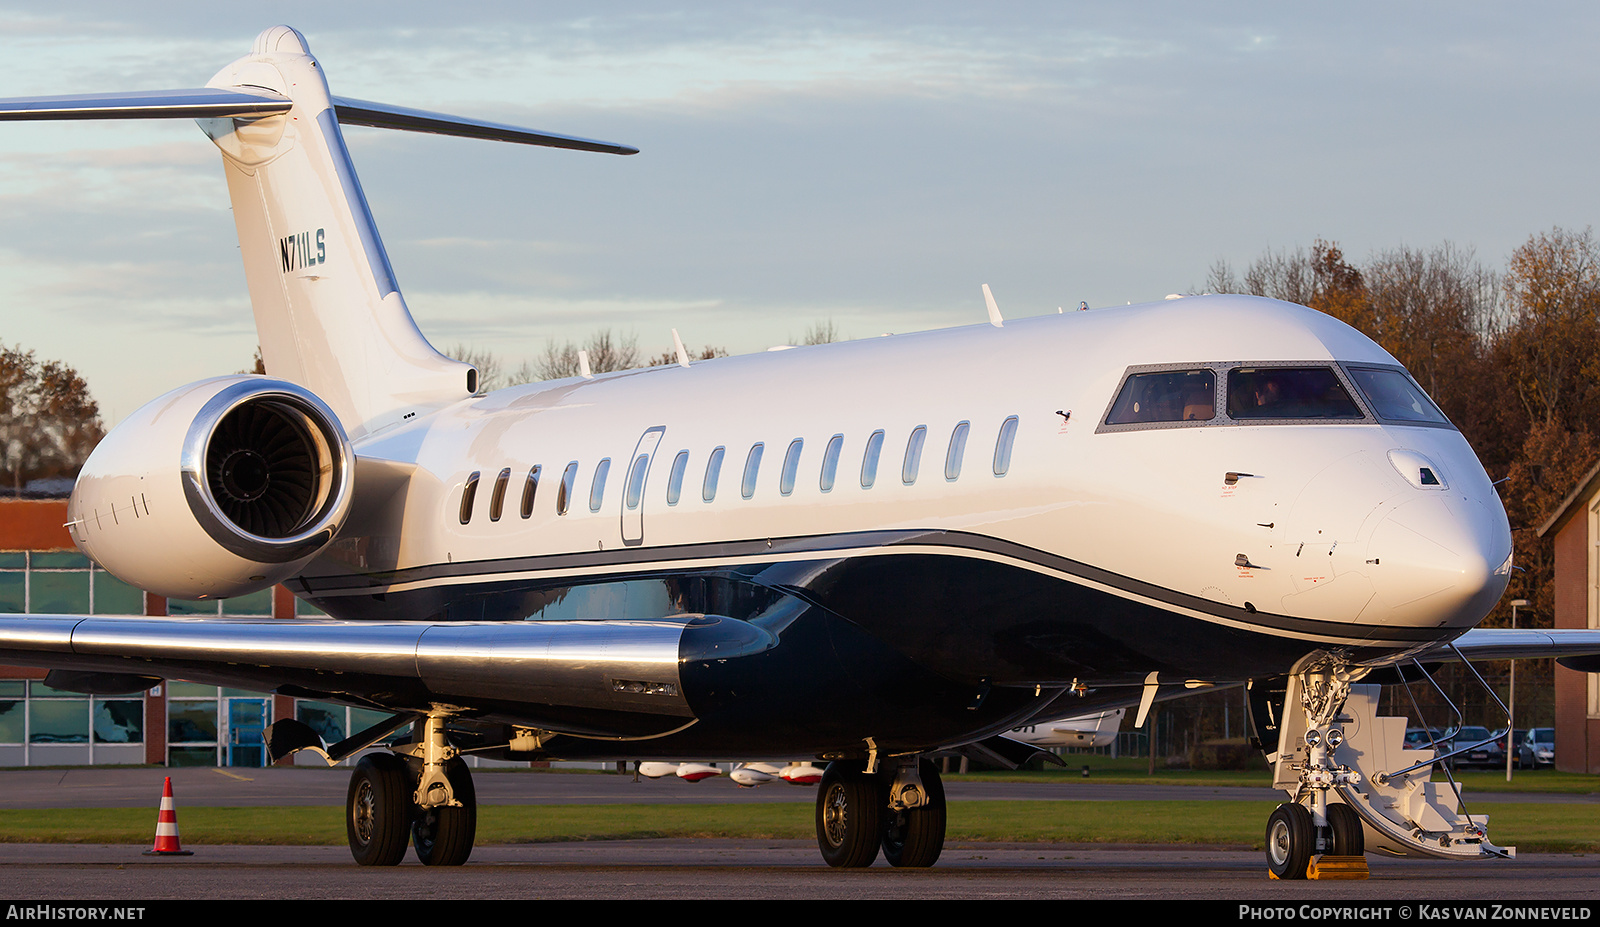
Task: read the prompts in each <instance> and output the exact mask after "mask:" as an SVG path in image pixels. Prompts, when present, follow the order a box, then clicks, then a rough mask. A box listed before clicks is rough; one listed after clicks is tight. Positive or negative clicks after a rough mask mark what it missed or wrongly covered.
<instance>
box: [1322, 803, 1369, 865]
mask: <svg viewBox="0 0 1600 927" xmlns="http://www.w3.org/2000/svg"><path fill="white" fill-rule="evenodd" d="M1328 830H1330V831H1332V832H1333V852H1332V854H1331V855H1333V856H1361V855H1362V854H1364V853H1366V842H1367V838H1366V833H1365V832H1364V831H1363V830H1362V829H1361V818H1360V817H1358V816H1357V815H1356V812H1355V809H1354V808H1351V807H1350V806H1349V805H1343V804H1329V805H1328Z"/></svg>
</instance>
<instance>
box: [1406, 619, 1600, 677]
mask: <svg viewBox="0 0 1600 927" xmlns="http://www.w3.org/2000/svg"><path fill="white" fill-rule="evenodd" d="M1454 646H1455V649H1457V650H1459V651H1461V655H1462V656H1464V657H1466V658H1467V659H1468V660H1535V659H1548V658H1550V657H1554V658H1555V659H1556V662H1557V663H1560V664H1561V665H1562V666H1565V667H1566V668H1568V669H1573V670H1578V671H1579V672H1585V673H1593V672H1600V629H1595V628H1587V629H1566V628H1561V629H1556V630H1533V629H1527V630H1524V629H1520V628H1519V629H1516V630H1512V629H1508V628H1476V629H1474V630H1471V631H1468V632H1467V633H1465V634H1463V635H1461V636H1460V637H1458V638H1456V640H1455V645H1454ZM1452 657H1454V654H1452V653H1451V652H1450V645H1448V644H1444V645H1440V646H1437V647H1434V648H1430V649H1429V650H1428V651H1427V652H1426V653H1423V654H1420V655H1418V657H1417V658H1418V659H1419V660H1423V661H1428V660H1439V659H1450V658H1452Z"/></svg>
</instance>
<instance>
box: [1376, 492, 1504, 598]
mask: <svg viewBox="0 0 1600 927" xmlns="http://www.w3.org/2000/svg"><path fill="white" fill-rule="evenodd" d="M1510 562H1511V528H1510V526H1509V525H1508V524H1507V522H1506V516H1505V511H1504V510H1503V509H1501V508H1500V506H1499V504H1498V502H1496V504H1494V505H1493V506H1489V505H1485V504H1484V503H1482V502H1479V501H1477V500H1474V499H1471V498H1463V497H1462V496H1460V495H1453V494H1446V493H1442V492H1440V493H1429V494H1427V495H1426V496H1423V497H1422V498H1418V499H1413V500H1412V501H1410V502H1407V503H1405V504H1404V505H1401V506H1399V507H1397V508H1395V509H1394V510H1393V511H1392V512H1390V513H1389V514H1388V515H1387V516H1386V517H1385V518H1384V520H1383V521H1382V522H1381V523H1379V525H1378V526H1377V528H1376V529H1374V530H1373V532H1372V540H1371V542H1370V544H1369V545H1368V547H1367V561H1366V569H1367V571H1368V573H1367V575H1368V576H1369V577H1370V578H1371V579H1372V585H1373V588H1374V591H1375V592H1376V595H1375V597H1374V602H1373V603H1372V604H1373V605H1374V606H1377V607H1376V608H1369V609H1368V612H1369V613H1370V614H1363V615H1362V620H1363V621H1366V620H1369V619H1371V618H1376V619H1378V620H1379V621H1380V622H1381V623H1382V624H1387V625H1406V626H1410V627H1424V628H1435V627H1444V628H1464V627H1471V626H1473V625H1475V624H1477V623H1478V622H1479V621H1481V620H1483V617H1484V616H1485V615H1487V614H1488V613H1489V610H1490V609H1491V608H1493V607H1494V604H1495V602H1497V601H1499V600H1500V595H1501V594H1502V593H1504V592H1505V589H1506V582H1507V581H1508V580H1509V579H1510Z"/></svg>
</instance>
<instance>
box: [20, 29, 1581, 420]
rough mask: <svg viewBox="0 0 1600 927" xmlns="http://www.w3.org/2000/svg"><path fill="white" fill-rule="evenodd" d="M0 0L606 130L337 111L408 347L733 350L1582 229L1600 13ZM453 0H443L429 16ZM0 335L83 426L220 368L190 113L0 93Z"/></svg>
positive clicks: (34, 59) (48, 73)
mask: <svg viewBox="0 0 1600 927" xmlns="http://www.w3.org/2000/svg"><path fill="white" fill-rule="evenodd" d="M143 6H144V5H141V4H127V3H109V2H85V3H73V2H56V3H49V4H46V3H7V2H4V0H0V36H4V37H5V54H4V56H3V59H0V61H3V64H0V75H3V76H0V96H6V97H9V96H25V95H41V94H64V93H91V92H100V91H119V90H140V89H157V88H169V87H198V86H201V85H203V84H204V83H205V81H206V80H207V79H209V78H210V76H211V75H212V74H213V73H215V72H216V71H218V70H219V69H221V68H222V66H223V65H225V64H227V63H228V62H229V61H231V60H233V59H234V58H237V57H239V56H241V55H243V54H245V53H247V52H248V51H249V48H250V44H251V41H252V39H253V38H254V36H255V35H256V34H257V33H258V32H260V31H261V30H262V29H265V28H267V27H268V26H271V25H274V24H277V23H280V22H282V23H287V24H289V25H292V26H295V27H296V28H298V29H299V30H300V31H301V32H302V33H304V34H305V36H306V38H307V40H308V42H309V44H310V46H311V51H312V53H313V54H314V55H316V56H317V58H318V59H319V60H320V61H321V63H322V65H323V67H324V70H325V73H327V75H328V77H329V81H330V84H331V85H332V88H333V92H334V93H335V94H339V95H343V96H350V97H356V98H362V99H370V100H379V101H383V102H387V103H393V104H397V105H402V106H411V107H417V108H423V109H433V110H441V111H445V112H451V113H457V114H461V115H467V116H477V117H481V118H487V119H493V120H497V121H501V122H508V123H513V124H518V125H526V126H530V127H534V128H538V129H544V130H549V131H554V132H562V133H567V134H573V135H581V136H588V137H594V138H602V139H607V140H611V141H618V142H622V143H625V144H630V145H635V146H637V147H638V148H640V149H641V153H640V154H638V155H635V156H633V157H626V158H624V157H615V156H610V155H600V154H589V153H580V152H570V151H558V150H550V149H538V148H528V147H525V146H518V145H507V144H501V143H493V142H484V141H475V140H469V139H457V138H441V137H435V136H426V135H416V134H412V133H401V132H389V131H384V130H377V129H367V128H350V129H348V130H347V131H346V138H347V142H348V144H349V148H350V150H351V154H352V157H353V159H354V161H355V164H356V167H357V169H358V171H359V173H360V177H361V181H362V185H363V187H364V189H365V191H366V194H367V198H368V200H369V201H370V203H371V207H372V211H373V214H374V216H375V218H376V220H377V222H378V225H379V229H380V231H381V233H382V236H383V239H384V243H385V245H386V246H387V249H388V252H389V256H390V260H391V263H392V265H393V266H394V269H395V273H396V277H397V279H398V281H399V283H400V286H401V289H402V291H403V292H404V293H405V296H406V299H407V302H408V303H409V304H410V307H411V310H412V313H413V314H414V315H415V316H416V318H417V322H418V324H419V326H420V327H421V328H422V330H423V332H424V333H425V334H426V335H427V336H428V337H429V338H430V340H432V341H433V343H434V344H435V345H436V346H438V347H439V348H440V349H441V350H446V351H447V352H448V351H449V350H450V349H452V348H453V347H455V346H457V345H465V346H467V347H469V348H473V349H477V350H490V351H493V352H494V353H495V354H496V355H497V356H498V357H500V359H501V360H502V362H504V363H506V364H507V365H509V366H515V365H516V364H517V363H519V362H520V361H523V360H528V359H534V358H536V357H538V356H539V355H541V354H542V353H543V351H544V349H545V347H546V345H547V344H549V343H550V342H551V341H552V340H554V341H558V342H564V341H567V340H582V339H584V338H585V337H587V336H588V335H589V334H590V333H592V332H594V331H596V330H598V329H602V328H608V327H609V328H610V329H612V330H613V331H614V332H616V333H618V334H619V335H623V336H627V335H633V336H635V337H636V338H637V340H638V344H639V346H640V348H641V349H642V350H643V351H646V352H648V353H651V354H655V353H660V352H662V351H666V350H669V349H670V347H671V334H670V330H671V329H672V328H677V329H678V330H679V331H680V332H681V333H682V335H683V338H684V341H685V342H687V343H688V344H689V345H690V347H691V348H694V347H698V346H702V345H714V346H719V347H723V348H726V349H728V350H730V351H731V352H733V353H736V354H737V353H748V352H753V351H761V350H764V349H766V348H767V347H770V346H773V345H778V344H784V343H788V342H790V341H792V340H795V339H798V338H800V337H802V336H803V335H804V333H805V331H806V329H807V328H808V327H810V326H811V325H813V324H816V323H823V322H832V323H833V324H834V325H835V326H836V328H837V329H838V330H839V331H840V332H841V333H842V334H843V335H844V336H846V337H852V338H860V337H869V336H873V335H877V334H879V333H882V332H908V331H918V330H924V329H930V328H941V327H946V326H951V325H962V324H969V323H974V322H981V321H984V320H985V319H986V315H985V310H984V303H983V298H982V294H981V290H980V287H981V285H982V284H985V283H987V284H989V285H990V287H991V288H992V289H993V291H994V294H995V297H996V299H997V300H998V302H999V305H1000V308H1001V311H1002V312H1003V313H1004V314H1005V315H1006V317H1008V318H1015V317H1019V316H1028V315H1037V314H1041V313H1047V312H1055V311H1056V309H1057V307H1059V306H1065V307H1067V308H1068V309H1069V310H1070V309H1071V308H1073V307H1075V306H1077V305H1078V304H1079V302H1080V301H1083V302H1087V303H1088V304H1089V305H1090V306H1093V307H1101V306H1113V305H1120V304H1123V303H1127V302H1142V301H1148V300H1156V299H1161V298H1163V297H1164V296H1165V295H1167V294H1169V293H1181V292H1189V291H1199V290H1201V289H1203V287H1204V284H1205V280H1206V276H1207V273H1208V271H1209V270H1210V268H1211V267H1212V266H1213V265H1214V264H1215V263H1216V262H1217V261H1219V260H1222V261H1227V262H1229V263H1231V264H1232V265H1234V266H1235V267H1236V268H1238V267H1242V266H1243V265H1246V264H1248V263H1249V262H1250V261H1251V260H1252V259H1254V258H1256V257H1258V256H1259V255H1261V254H1262V253H1263V252H1264V251H1265V250H1267V249H1286V248H1287V249H1292V248H1297V247H1302V246H1307V245H1310V244H1311V243H1312V241H1313V240H1315V239H1318V238H1321V239H1325V240H1330V241H1335V242H1337V243H1339V244H1340V245H1341V246H1343V248H1344V249H1345V252H1346V254H1347V255H1348V256H1349V257H1351V258H1353V259H1355V260H1358V261H1359V260H1361V259H1363V258H1365V257H1366V256H1368V255H1370V254H1372V253H1373V252H1375V251H1378V250H1382V249H1386V248H1393V247H1397V246H1401V245H1408V246H1413V247H1424V248H1426V247H1432V246H1434V245H1437V244H1440V243H1443V242H1445V241H1450V242H1453V243H1455V244H1456V245H1458V246H1462V247H1466V248H1471V249H1473V250H1474V251H1475V253H1476V254H1477V256H1478V257H1479V258H1480V259H1481V260H1483V261H1484V262H1485V263H1486V264H1488V265H1490V266H1492V267H1497V268H1498V267H1502V266H1503V265H1504V262H1505V259H1506V257H1507V256H1508V255H1509V254H1510V253H1511V251H1512V250H1513V249H1515V248H1516V247H1517V246H1518V245H1519V244H1521V243H1523V242H1524V241H1526V240H1527V239H1528V237H1529V236H1530V235H1532V234H1535V233H1537V232H1540V231H1545V230H1548V229H1550V228H1552V227H1556V226H1559V227H1565V228H1573V229H1582V228H1585V227H1587V226H1589V225H1590V224H1592V223H1593V221H1594V219H1593V217H1594V214H1595V205H1596V193H1597V190H1596V185H1597V182H1596V171H1595V169H1594V166H1593V164H1592V163H1591V162H1592V159H1593V158H1594V154H1593V153H1594V152H1597V151H1600V137H1597V136H1600V129H1597V127H1596V122H1597V118H1600V115H1597V114H1600V105H1597V103H1600V100H1597V99H1596V97H1597V96H1600V54H1597V51H1600V49H1597V48H1596V45H1597V43H1600V6H1596V5H1594V4H1582V3H1525V4H1517V5H1514V6H1513V5H1507V4H1487V3H1485V4H1478V3H1460V2H1456V3H1410V4H1393V3H1362V2H1353V3H1344V4H1336V5H1326V4H1324V5H1309V4H1283V3H1227V4H1209V3H1196V2H1150V3H1141V4H1113V3H1094V4H1091V3H1073V2H1050V3H995V4H986V5H983V6H981V7H980V6H978V5H975V4H970V3H943V2H917V3H875V4H860V3H826V2H812V3H803V4H762V3H754V2H752V3H700V4H694V5H687V6H673V5H672V4H669V3H662V2H655V3H642V2H590V3H584V4H545V3H509V2H507V3H494V2H489V3H469V4H459V5H456V6H446V5H441V4H438V3H410V2H389V3H383V4H375V3H361V2H341V3H327V2H325V0H324V2H319V3H314V4H313V3H300V2H294V0H280V2H275V3H273V4H270V5H262V6H261V7H260V8H259V9H254V8H251V7H248V6H246V5H242V4H216V3H214V2H205V3H198V2H167V3H163V4H161V12H158V13H152V12H148V11H147V10H145V9H141V7H143ZM456 7H459V8H456ZM0 342H5V343H7V344H21V345H22V346H24V347H27V348H31V349H34V350H36V351H37V352H38V353H39V355H40V356H41V357H42V358H48V359H59V360H63V361H65V362H67V363H68V364H71V365H73V366H75V367H76V368H77V369H78V370H79V371H80V372H81V373H82V374H83V375H84V376H85V378H86V379H87V380H88V382H89V385H90V388H91V390H92V391H93V393H94V395H95V397H96V398H97V399H98V400H99V401H100V403H101V407H102V410H103V412H104V413H105V416H106V418H107V420H108V423H114V422H116V421H118V420H120V419H122V418H124V417H126V416H127V415H128V414H129V413H131V412H132V411H133V410H134V409H135V408H137V407H138V406H139V405H141V404H143V403H144V402H146V401H148V400H149V399H152V398H154V397H155V396H157V395H159V394H160V393H162V392H164V391H166V390H168V389H172V388H174V387H177V386H180V385H182V384H184V383H187V382H191V381H194V380H197V379H201V378H203V377H207V376H213V375H217V374H225V373H232V372H234V371H237V370H241V369H243V368H246V367H248V366H249V365H250V363H251V357H252V355H253V352H254V350H255V345H256V338H255V333H254V330H253V327H252V321H251V318H250V312H249V305H248V301H247V297H246V294H245V286H244V274H243V270H242V267H241V265H240V263H239V258H238V250H237V242H236V239H235V237H234V230H233V222H232V217H231V214H230V212H229V209H228V199H227V193H226V188H225V185H224V182H223V178H222V171H221V165H220V157H219V156H218V154H217V152H216V151H215V149H214V148H213V147H212V145H211V144H210V143H209V141H207V140H206V138H205V137H204V136H203V135H202V134H201V133H200V131H199V130H198V129H197V128H196V127H195V126H194V124H193V123H192V122H188V121H183V120H174V121H141V122H129V123H115V122H85V123H28V122H9V123H0Z"/></svg>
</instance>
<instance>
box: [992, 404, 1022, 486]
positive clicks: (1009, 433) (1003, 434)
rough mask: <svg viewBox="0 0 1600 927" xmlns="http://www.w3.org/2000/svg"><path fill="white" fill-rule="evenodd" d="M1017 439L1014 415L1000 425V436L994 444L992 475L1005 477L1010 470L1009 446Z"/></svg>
mask: <svg viewBox="0 0 1600 927" xmlns="http://www.w3.org/2000/svg"><path fill="white" fill-rule="evenodd" d="M1016 438H1017V417H1016V416H1015V415H1013V416H1011V417H1010V418H1008V419H1006V420H1005V421H1003V422H1001V423H1000V436H999V437H998V438H996V439H995V442H994V475H995V476H1005V475H1006V472H1007V471H1009V470H1010V469H1011V444H1012V442H1013V441H1015V440H1016Z"/></svg>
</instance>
